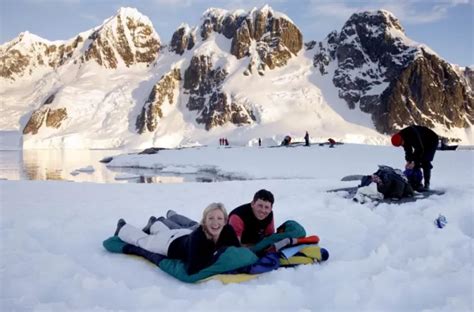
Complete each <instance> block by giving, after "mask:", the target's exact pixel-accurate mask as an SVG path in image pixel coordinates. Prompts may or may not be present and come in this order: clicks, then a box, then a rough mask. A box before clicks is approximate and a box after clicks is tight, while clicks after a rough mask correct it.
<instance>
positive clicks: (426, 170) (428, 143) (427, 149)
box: [392, 126, 439, 191]
mask: <svg viewBox="0 0 474 312" xmlns="http://www.w3.org/2000/svg"><path fill="white" fill-rule="evenodd" d="M438 142H439V138H438V135H437V134H436V133H435V132H434V131H433V130H431V129H429V128H426V127H423V126H409V127H406V128H405V129H402V130H400V131H399V132H397V133H395V134H394V135H393V136H392V144H393V145H394V146H403V148H404V150H405V160H406V161H407V163H406V165H405V168H406V169H413V168H422V169H423V176H424V188H421V189H418V191H424V190H429V188H430V180H431V169H432V168H433V165H432V164H431V162H432V161H433V158H434V155H435V152H436V148H437V146H438Z"/></svg>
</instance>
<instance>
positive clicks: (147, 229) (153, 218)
mask: <svg viewBox="0 0 474 312" xmlns="http://www.w3.org/2000/svg"><path fill="white" fill-rule="evenodd" d="M156 220H157V219H156V217H154V216H151V217H150V219H148V223H147V224H146V225H145V227H144V228H143V229H142V231H143V232H145V233H147V234H150V229H151V226H152V225H153V223H155V222H156Z"/></svg>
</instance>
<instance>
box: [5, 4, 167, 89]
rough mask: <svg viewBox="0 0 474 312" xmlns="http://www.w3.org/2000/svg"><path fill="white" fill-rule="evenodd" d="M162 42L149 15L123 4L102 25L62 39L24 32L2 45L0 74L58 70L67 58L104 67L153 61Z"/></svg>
mask: <svg viewBox="0 0 474 312" xmlns="http://www.w3.org/2000/svg"><path fill="white" fill-rule="evenodd" d="M160 46H161V44H160V39H159V37H158V35H157V34H156V32H155V30H154V29H153V25H152V24H151V22H150V21H149V19H148V18H147V17H145V16H143V15H141V14H140V13H139V12H138V11H137V10H135V9H130V8H121V9H120V10H119V11H118V12H117V14H116V15H115V16H114V17H112V18H110V19H109V20H107V21H106V22H104V24H103V25H101V26H99V27H97V28H96V29H94V30H92V31H89V32H84V33H82V34H81V35H78V36H76V37H75V38H74V39H71V40H68V41H64V42H62V43H55V42H50V41H48V40H45V39H43V38H40V37H38V36H35V35H33V34H30V33H28V32H24V33H21V34H20V35H19V36H18V37H17V38H15V39H13V40H12V41H10V42H7V43H5V44H4V45H2V46H0V77H2V78H5V79H8V80H11V81H14V80H17V79H18V78H21V77H24V76H29V75H31V74H32V73H33V72H35V71H38V70H39V69H41V68H42V69H46V70H49V71H52V70H55V69H57V68H59V67H60V66H62V65H64V64H66V63H67V62H68V61H70V62H72V63H74V64H78V63H84V62H88V61H95V62H96V63H97V64H99V65H101V66H103V67H105V68H117V66H119V64H124V65H125V66H132V65H134V64H139V63H146V64H151V63H152V62H153V61H154V60H155V59H156V58H157V56H158V53H159V49H160Z"/></svg>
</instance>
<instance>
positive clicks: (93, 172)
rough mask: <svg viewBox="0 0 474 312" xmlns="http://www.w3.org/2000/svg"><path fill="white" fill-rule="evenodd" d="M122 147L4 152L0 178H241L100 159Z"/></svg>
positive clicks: (132, 180)
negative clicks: (125, 165) (108, 163)
mask: <svg viewBox="0 0 474 312" xmlns="http://www.w3.org/2000/svg"><path fill="white" fill-rule="evenodd" d="M124 153H126V152H125V151H118V150H24V151H21V150H15V151H0V179H7V180H62V181H72V182H94V183H185V182H219V181H229V180H240V178H238V177H230V176H222V175H219V174H218V173H217V172H213V171H202V172H199V173H196V174H180V173H164V172H160V170H159V169H143V168H108V167H107V166H106V164H104V163H101V162H100V160H102V159H104V158H106V157H110V156H115V155H119V154H124Z"/></svg>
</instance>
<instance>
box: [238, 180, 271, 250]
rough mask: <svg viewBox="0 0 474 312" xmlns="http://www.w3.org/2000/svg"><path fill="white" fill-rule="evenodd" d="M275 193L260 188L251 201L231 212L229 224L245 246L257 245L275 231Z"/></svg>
mask: <svg viewBox="0 0 474 312" xmlns="http://www.w3.org/2000/svg"><path fill="white" fill-rule="evenodd" d="M274 201H275V199H274V197H273V194H272V193H271V192H270V191H267V190H264V189H262V190H259V191H258V192H256V193H255V195H254V196H253V199H252V201H251V202H250V203H248V204H244V205H241V206H239V207H237V208H235V209H234V210H232V211H231V212H230V214H229V224H230V225H231V226H232V227H233V228H234V231H235V234H237V237H238V239H239V241H240V243H241V244H242V245H244V246H251V245H255V244H257V243H258V242H260V241H261V240H262V239H263V238H265V237H266V236H269V235H272V234H273V233H275V221H274V219H273V211H272V209H273V203H274Z"/></svg>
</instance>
